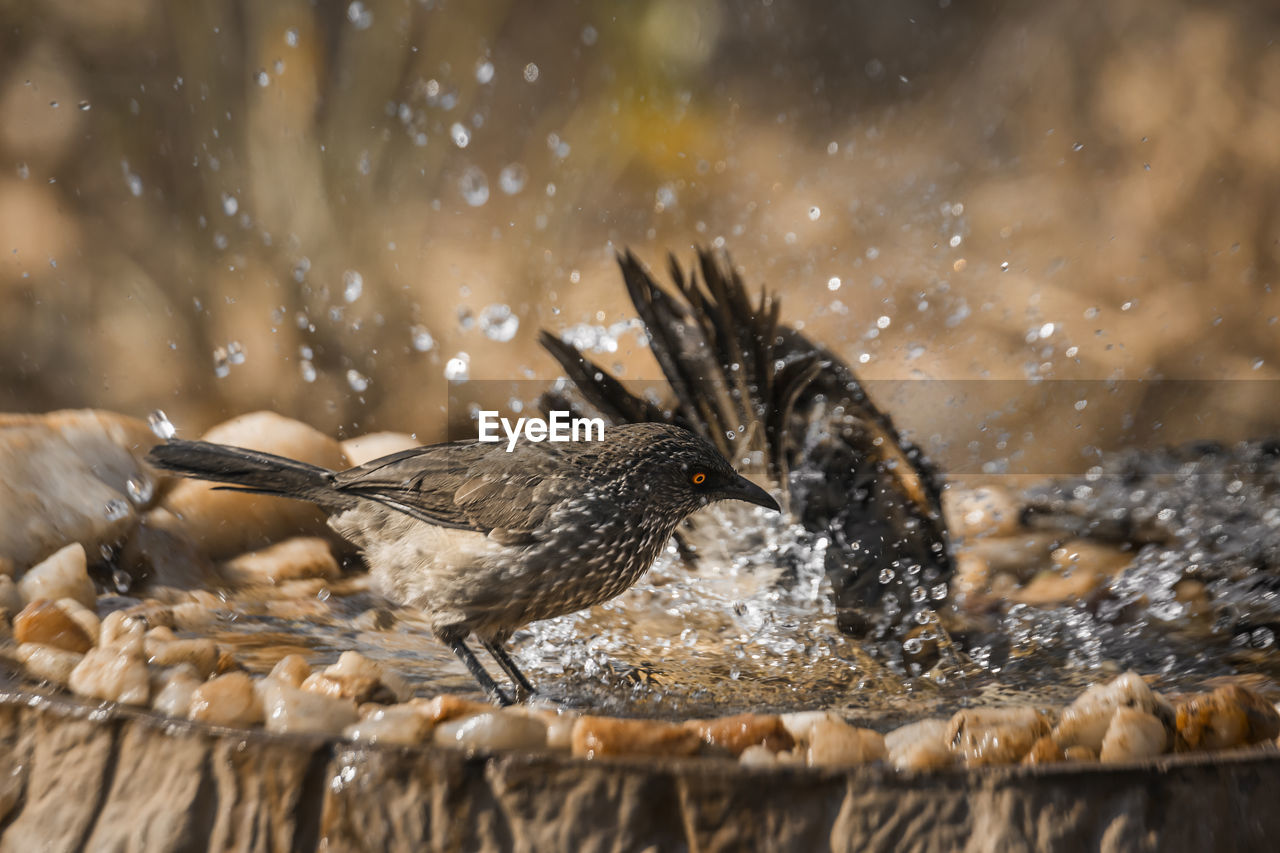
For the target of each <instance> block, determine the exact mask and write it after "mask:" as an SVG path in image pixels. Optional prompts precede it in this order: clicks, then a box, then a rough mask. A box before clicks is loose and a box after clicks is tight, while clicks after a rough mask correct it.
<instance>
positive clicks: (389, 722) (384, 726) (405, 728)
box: [342, 705, 431, 744]
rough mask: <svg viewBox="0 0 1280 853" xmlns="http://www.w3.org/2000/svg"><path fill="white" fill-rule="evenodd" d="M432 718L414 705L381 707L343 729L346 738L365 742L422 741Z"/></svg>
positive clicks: (404, 742)
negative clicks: (428, 717)
mask: <svg viewBox="0 0 1280 853" xmlns="http://www.w3.org/2000/svg"><path fill="white" fill-rule="evenodd" d="M430 732H431V721H430V720H429V719H427V717H426V716H425V715H424V714H423V713H422V712H421V711H419V710H418V709H416V708H414V707H413V706H411V705H389V706H378V707H376V708H375V709H373V710H371V711H370V712H369V713H368V714H365V715H363V716H362V717H361V719H360V721H359V722H356V723H352V724H351V725H349V726H347V727H346V729H344V730H343V732H342V734H343V737H346V738H348V739H349V740H357V741H362V742H364V743H398V744H414V743H422V742H423V741H424V740H426V738H427V735H428V734H430Z"/></svg>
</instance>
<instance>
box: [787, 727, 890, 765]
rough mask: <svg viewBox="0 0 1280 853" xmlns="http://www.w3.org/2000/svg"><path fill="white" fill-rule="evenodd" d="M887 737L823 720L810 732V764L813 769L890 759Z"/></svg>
mask: <svg viewBox="0 0 1280 853" xmlns="http://www.w3.org/2000/svg"><path fill="white" fill-rule="evenodd" d="M887 754H888V753H887V751H886V750H885V745H884V737H883V736H882V735H881V734H880V733H879V732H874V731H872V730H871V729H863V728H857V727H854V726H851V725H849V724H848V723H844V722H840V721H838V720H819V721H818V722H816V723H814V725H813V728H812V729H810V731H809V750H808V753H807V754H806V760H807V763H808V764H809V765H810V766H811V767H832V766H839V765H846V764H866V763H867V762H869V761H879V760H881V759H883V758H885V757H886V756H887Z"/></svg>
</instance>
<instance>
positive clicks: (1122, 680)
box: [1053, 671, 1173, 754]
mask: <svg viewBox="0 0 1280 853" xmlns="http://www.w3.org/2000/svg"><path fill="white" fill-rule="evenodd" d="M1122 707H1124V708H1135V709H1137V710H1139V711H1143V712H1145V713H1148V714H1153V715H1155V716H1156V717H1158V718H1160V719H1162V720H1165V721H1168V722H1172V720H1173V708H1172V706H1171V705H1169V703H1168V702H1167V701H1166V700H1165V699H1164V698H1163V697H1162V696H1160V695H1159V694H1157V693H1155V692H1154V691H1152V689H1151V688H1150V686H1148V685H1147V683H1146V682H1145V681H1143V679H1142V676H1140V675H1138V674H1137V673H1136V672H1132V671H1131V672H1126V673H1123V674H1122V675H1119V676H1117V677H1116V678H1114V679H1112V680H1111V681H1110V682H1108V683H1106V684H1095V685H1092V686H1090V687H1089V688H1088V689H1087V690H1085V692H1084V693H1081V694H1080V696H1078V697H1077V698H1076V700H1075V701H1074V702H1072V703H1071V704H1070V705H1068V706H1067V707H1066V708H1065V709H1063V711H1062V714H1061V716H1060V717H1059V719H1058V724H1057V725H1056V726H1055V727H1054V729H1053V739H1054V741H1056V742H1057V744H1058V746H1060V747H1062V748H1063V749H1066V748H1067V747H1071V746H1085V747H1088V748H1089V749H1090V750H1092V751H1093V752H1094V753H1095V754H1096V753H1098V752H1099V751H1100V750H1101V749H1102V739H1103V737H1104V736H1105V735H1106V733H1107V728H1108V727H1109V726H1110V725H1111V717H1112V716H1113V715H1114V714H1115V712H1116V709H1117V708H1122Z"/></svg>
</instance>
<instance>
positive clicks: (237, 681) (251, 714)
mask: <svg viewBox="0 0 1280 853" xmlns="http://www.w3.org/2000/svg"><path fill="white" fill-rule="evenodd" d="M187 718H188V719H191V720H195V721H197V722H201V723H208V724H209V725H213V726H233V727H239V728H244V727H247V726H254V725H257V724H258V723H261V722H262V719H263V709H262V701H261V700H260V699H259V697H258V693H257V691H256V690H254V686H253V679H252V678H250V677H249V676H248V675H247V674H245V673H243V672H229V673H227V674H226V675H219V676H218V677H217V678H214V679H212V680H210V681H206V682H205V683H203V684H201V685H200V686H199V687H197V688H196V689H195V691H194V692H193V693H192V694H191V707H190V709H189V710H188V711H187Z"/></svg>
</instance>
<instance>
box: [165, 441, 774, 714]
mask: <svg viewBox="0 0 1280 853" xmlns="http://www.w3.org/2000/svg"><path fill="white" fill-rule="evenodd" d="M149 458H150V461H151V462H152V464H154V465H156V466H157V467H159V468H162V469H165V470H168V471H172V472H175V473H177V474H179V475H182V476H186V477H195V478H198V479H203V480H212V481H215V482H219V483H227V484H230V485H229V486H228V487H229V488H233V489H238V490H240V491H248V492H258V493H262V494H269V495H280V496H283V497H289V498H296V499H298V500H305V501H310V502H312V503H314V504H317V505H319V506H320V507H322V508H323V509H325V510H326V511H328V512H329V513H330V516H329V524H330V526H331V527H333V529H334V530H336V531H337V532H338V533H339V534H341V535H342V536H343V537H345V538H346V539H349V540H350V541H351V542H353V543H355V544H356V545H357V546H358V547H359V548H360V549H361V550H362V551H363V553H364V556H365V559H366V561H367V562H368V564H369V570H370V573H371V575H372V577H373V579H374V581H375V582H376V583H377V584H378V586H379V587H380V588H381V590H382V592H383V593H384V594H385V595H386V596H387V597H388V598H390V599H391V600H393V601H395V602H397V603H400V604H403V605H407V606H411V607H415V608H418V609H420V610H421V611H422V612H423V613H425V614H426V616H427V618H428V621H429V622H430V624H431V628H432V630H433V631H434V633H435V635H436V636H437V637H438V638H439V639H440V641H441V642H443V643H444V644H446V645H447V646H449V648H451V649H452V650H453V652H454V654H456V655H457V656H458V657H459V658H460V659H461V660H462V662H463V663H464V664H466V667H467V669H468V670H470V672H471V674H472V675H473V676H475V678H476V680H477V681H478V682H479V683H480V685H481V687H483V688H484V689H485V691H486V692H488V693H489V695H490V696H491V697H492V698H494V699H495V700H496V701H498V702H500V703H502V704H509V703H510V699H509V698H508V696H507V694H506V693H504V692H503V691H502V690H501V689H500V688H499V687H498V685H497V684H496V683H495V682H494V680H493V679H492V678H491V677H490V676H489V674H488V672H486V671H485V669H484V667H483V666H482V665H481V664H480V661H479V660H478V659H477V658H476V656H475V654H474V653H472V651H471V649H470V648H468V647H467V645H466V642H465V641H466V638H467V636H468V635H475V637H476V638H478V639H479V640H480V642H481V644H483V645H484V647H485V648H486V649H488V650H489V653H490V654H491V655H492V656H493V658H494V660H495V661H497V663H498V665H499V666H501V667H502V669H504V670H505V671H506V672H507V674H508V675H510V676H511V678H512V680H513V681H514V682H515V686H516V693H517V697H521V696H527V695H528V694H530V693H532V692H534V688H533V685H531V684H530V683H529V680H528V679H527V678H525V676H524V674H523V673H521V672H520V670H519V669H518V668H517V667H516V665H515V662H514V661H512V660H511V658H510V656H508V655H507V653H506V651H505V650H504V648H503V646H504V644H505V643H506V641H507V640H508V639H509V638H510V637H511V635H512V633H514V632H515V631H516V630H517V629H518V628H520V627H522V626H524V625H527V624H528V623H530V622H535V621H537V620H539V619H550V618H552V617H555V616H562V615H564V614H566V613H572V612H574V611H576V610H581V609H582V608H584V607H590V606H591V605H593V604H598V603H600V602H602V601H606V600H608V599H610V598H613V597H614V596H616V595H618V594H620V593H621V592H623V591H624V590H626V589H627V588H629V587H630V586H632V585H633V584H634V583H635V582H636V581H637V580H639V579H640V576H641V575H643V574H644V573H645V571H647V570H648V568H649V567H650V565H652V564H653V561H654V560H655V559H656V558H657V556H658V554H659V553H660V552H661V551H662V549H663V547H664V546H665V545H666V543H667V541H668V540H669V539H670V538H671V536H672V534H673V533H674V532H675V529H676V527H677V525H679V524H680V522H681V521H683V520H684V519H685V518H686V517H687V516H688V515H689V514H690V513H692V512H694V511H695V510H697V509H699V508H700V507H703V506H706V505H707V504H708V503H711V502H712V501H719V500H730V499H732V500H741V501H747V502H749V503H753V504H757V505H759V506H762V507H767V508H768V509H772V510H775V511H776V510H778V504H777V503H776V502H775V501H774V499H773V498H771V497H770V496H769V493H768V492H766V491H765V490H764V489H762V488H760V487H759V486H757V485H755V484H754V483H752V482H751V481H749V480H747V479H745V478H744V477H742V476H740V475H739V474H737V473H736V472H735V471H734V470H733V468H732V466H730V464H729V463H728V462H727V461H726V460H725V458H724V457H723V456H722V455H721V454H720V453H719V452H717V451H716V449H715V448H714V447H713V446H712V445H711V444H710V443H709V442H707V441H706V440H705V439H703V438H701V437H699V436H697V435H695V434H694V433H692V432H690V431H688V430H686V429H683V428H681V427H677V426H671V425H667V424H652V423H651V424H633V425H625V426H614V427H611V428H609V429H607V430H605V434H604V439H603V440H600V441H578V442H565V443H556V444H551V443H529V442H523V443H520V444H517V445H516V447H515V449H514V450H512V451H511V452H508V451H507V448H506V446H505V445H504V444H493V443H481V442H478V441H459V442H453V443H449V444H436V445H432V446H429V447H418V448H414V449H412V450H407V451H404V452H402V453H396V454H393V455H391V456H386V457H384V458H382V459H376V460H374V461H372V462H369V463H367V464H365V465H361V466H359V467H357V468H352V469H350V470H347V471H330V470H328V469H325V468H320V467H317V466H314V465H308V464H306V463H303V462H298V461H295V460H292V459H286V458H283V457H280V456H273V455H271V454H267V453H258V452H256V451H252V450H244V449H241V448H237V447H228V446H226V445H220V444H210V443H207V442H200V441H180V440H179V441H170V442H168V443H167V444H161V445H158V446H156V447H155V448H154V449H153V450H152V451H151V455H150V457H149Z"/></svg>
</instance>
